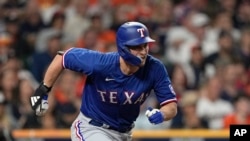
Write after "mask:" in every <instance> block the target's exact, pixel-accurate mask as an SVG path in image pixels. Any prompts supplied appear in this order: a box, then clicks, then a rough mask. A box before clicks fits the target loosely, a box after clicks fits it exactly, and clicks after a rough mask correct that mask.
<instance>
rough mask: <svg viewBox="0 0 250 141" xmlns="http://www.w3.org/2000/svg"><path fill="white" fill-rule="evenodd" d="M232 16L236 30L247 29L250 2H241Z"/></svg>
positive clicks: (247, 0) (249, 18) (249, 16)
mask: <svg viewBox="0 0 250 141" xmlns="http://www.w3.org/2000/svg"><path fill="white" fill-rule="evenodd" d="M239 3H240V4H239V6H238V7H237V8H236V11H235V13H234V14H235V15H234V27H236V28H238V29H244V28H248V27H249V24H250V11H249V9H250V1H249V0H241V1H240V2H239Z"/></svg>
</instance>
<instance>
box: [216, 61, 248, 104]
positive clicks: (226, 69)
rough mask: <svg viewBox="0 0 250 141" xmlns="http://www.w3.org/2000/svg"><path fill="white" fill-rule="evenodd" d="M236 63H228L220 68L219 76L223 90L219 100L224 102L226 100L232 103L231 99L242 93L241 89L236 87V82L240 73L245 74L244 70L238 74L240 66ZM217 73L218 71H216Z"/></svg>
mask: <svg viewBox="0 0 250 141" xmlns="http://www.w3.org/2000/svg"><path fill="white" fill-rule="evenodd" d="M237 65H238V64H236V63H228V64H225V65H223V66H222V67H221V70H220V71H221V72H220V73H219V75H220V76H221V78H222V79H221V80H222V84H223V88H222V94H221V98H222V99H224V100H227V101H229V102H231V103H232V101H233V99H235V97H237V96H238V95H239V92H240V91H243V89H242V88H239V89H238V87H237V80H239V78H240V75H244V74H240V73H245V72H244V70H243V72H239V71H240V70H238V69H239V68H240V66H239V65H238V66H237ZM218 71H219V69H218Z"/></svg>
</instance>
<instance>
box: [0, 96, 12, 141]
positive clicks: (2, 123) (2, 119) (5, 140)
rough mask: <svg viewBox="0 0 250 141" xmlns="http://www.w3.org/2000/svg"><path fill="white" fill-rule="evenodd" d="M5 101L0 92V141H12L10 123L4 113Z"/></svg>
mask: <svg viewBox="0 0 250 141" xmlns="http://www.w3.org/2000/svg"><path fill="white" fill-rule="evenodd" d="M6 104H7V103H6V100H5V97H4V95H3V94H2V93H1V92H0V140H1V141H13V138H12V136H11V132H10V131H11V130H12V121H11V118H10V117H9V115H8V113H7V112H6Z"/></svg>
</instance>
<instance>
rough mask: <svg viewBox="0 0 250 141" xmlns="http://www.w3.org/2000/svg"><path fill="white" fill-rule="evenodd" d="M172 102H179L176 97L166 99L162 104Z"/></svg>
mask: <svg viewBox="0 0 250 141" xmlns="http://www.w3.org/2000/svg"><path fill="white" fill-rule="evenodd" d="M170 102H177V99H176V98H173V99H168V100H166V101H163V102H162V103H161V104H160V105H161V106H163V105H165V104H168V103H170Z"/></svg>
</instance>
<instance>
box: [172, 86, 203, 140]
mask: <svg viewBox="0 0 250 141" xmlns="http://www.w3.org/2000/svg"><path fill="white" fill-rule="evenodd" d="M198 98H199V94H198V91H186V92H185V93H184V94H183V97H182V99H181V100H180V102H179V107H180V110H179V112H178V115H177V116H176V118H174V119H173V120H172V122H171V128H178V129H201V128H204V127H205V126H206V125H203V122H202V120H201V119H200V118H199V117H198V116H197V113H196V105H197V100H198ZM183 140H188V141H204V139H203V138H177V137H176V138H172V139H170V141H183Z"/></svg>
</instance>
